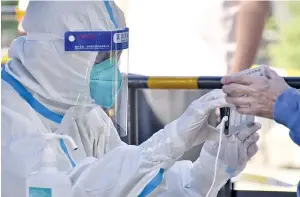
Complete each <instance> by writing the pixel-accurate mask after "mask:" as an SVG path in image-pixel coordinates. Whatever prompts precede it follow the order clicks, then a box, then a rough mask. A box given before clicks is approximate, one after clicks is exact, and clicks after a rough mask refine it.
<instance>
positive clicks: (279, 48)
mask: <svg viewBox="0 0 300 197" xmlns="http://www.w3.org/2000/svg"><path fill="white" fill-rule="evenodd" d="M289 8H290V11H291V19H290V20H289V21H288V22H287V23H286V24H284V25H282V27H280V32H279V41H278V42H276V43H274V44H271V45H270V46H269V47H268V54H269V57H270V59H271V62H272V65H273V66H276V67H284V68H287V69H297V70H298V69H300V2H289Z"/></svg>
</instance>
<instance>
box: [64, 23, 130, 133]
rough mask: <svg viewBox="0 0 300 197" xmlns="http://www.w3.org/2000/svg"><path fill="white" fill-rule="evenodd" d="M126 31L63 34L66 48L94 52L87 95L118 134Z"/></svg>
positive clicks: (123, 112)
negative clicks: (110, 121)
mask: <svg viewBox="0 0 300 197" xmlns="http://www.w3.org/2000/svg"><path fill="white" fill-rule="evenodd" d="M128 33H129V29H128V28H125V29H123V30H115V31H97V32H95V31H94V32H66V33H65V50H66V51H81V52H82V51H93V52H97V53H98V54H97V57H96V59H95V62H94V65H93V66H92V68H91V71H90V96H91V98H92V99H93V102H94V103H95V104H96V105H99V106H101V107H102V108H103V109H104V111H106V112H107V114H108V115H109V116H110V117H111V119H112V121H113V123H114V125H115V127H116V128H117V130H118V132H119V134H120V136H121V137H123V136H126V135H127V108H128V75H127V68H128V38H129V37H128ZM121 67H122V72H121V71H120V68H121Z"/></svg>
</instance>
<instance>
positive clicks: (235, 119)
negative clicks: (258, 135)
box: [224, 65, 266, 136]
mask: <svg viewBox="0 0 300 197" xmlns="http://www.w3.org/2000/svg"><path fill="white" fill-rule="evenodd" d="M265 67H266V66H264V65H263V66H259V67H257V68H252V69H247V70H244V71H241V72H239V73H236V74H234V75H232V76H241V75H252V76H265V71H264V69H265ZM236 96H244V95H236ZM225 116H228V121H226V122H225V127H224V134H225V135H227V136H231V135H234V134H236V133H238V132H239V131H241V130H242V129H243V127H245V126H247V125H251V124H254V120H255V116H250V115H243V114H240V113H238V112H237V111H236V110H235V108H234V107H230V108H229V107H226V108H225Z"/></svg>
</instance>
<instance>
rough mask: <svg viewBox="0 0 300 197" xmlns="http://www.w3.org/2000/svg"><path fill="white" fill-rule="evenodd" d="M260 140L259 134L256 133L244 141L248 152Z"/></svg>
mask: <svg viewBox="0 0 300 197" xmlns="http://www.w3.org/2000/svg"><path fill="white" fill-rule="evenodd" d="M258 140H259V135H258V133H254V134H252V135H251V136H249V137H248V138H247V139H246V140H245V141H244V146H245V148H246V149H247V150H248V149H249V148H250V146H251V145H252V144H253V143H254V144H256V143H257V141H258Z"/></svg>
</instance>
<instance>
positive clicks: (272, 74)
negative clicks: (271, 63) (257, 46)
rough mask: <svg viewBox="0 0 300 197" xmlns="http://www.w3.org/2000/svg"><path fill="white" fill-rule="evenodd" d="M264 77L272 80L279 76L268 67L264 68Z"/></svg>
mask: <svg viewBox="0 0 300 197" xmlns="http://www.w3.org/2000/svg"><path fill="white" fill-rule="evenodd" d="M265 75H266V77H267V78H268V79H273V78H275V77H278V76H279V75H278V74H277V73H276V72H275V71H274V70H272V69H270V68H269V67H266V68H265Z"/></svg>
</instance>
